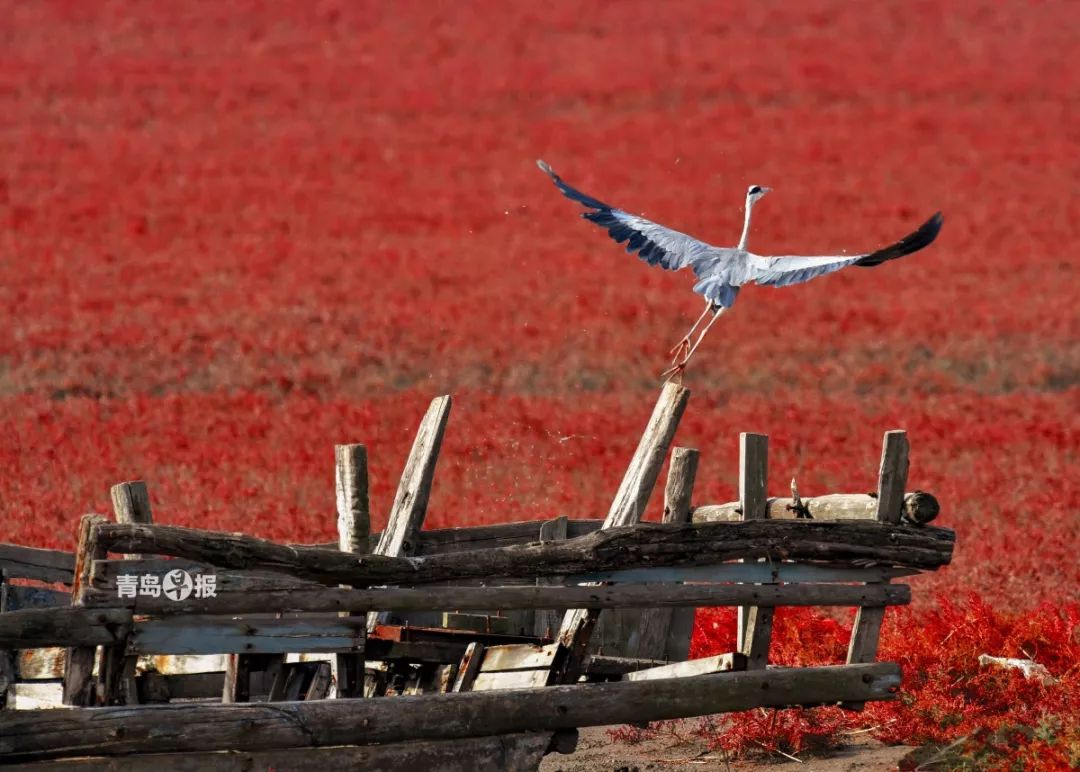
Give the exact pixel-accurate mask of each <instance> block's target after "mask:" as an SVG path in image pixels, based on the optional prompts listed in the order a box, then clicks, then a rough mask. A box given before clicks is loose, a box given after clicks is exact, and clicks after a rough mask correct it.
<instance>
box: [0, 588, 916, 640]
mask: <svg viewBox="0 0 1080 772" xmlns="http://www.w3.org/2000/svg"><path fill="white" fill-rule="evenodd" d="M766 578H769V577H766ZM910 597H911V596H910V590H909V589H908V588H907V586H906V585H879V586H876V587H875V586H872V585H871V586H852V585H846V584H833V583H820V584H810V583H807V584H783V585H778V584H765V585H751V584H680V583H655V584H654V583H626V584H615V585H603V586H569V587H561V586H547V585H541V586H528V585H514V586H510V587H500V586H493V587H433V588H431V589H427V590H425V589H419V588H416V589H412V588H388V589H371V590H343V589H340V588H327V589H325V590H323V591H321V592H309V591H304V592H295V593H291V592H286V593H261V594H252V595H250V596H247V597H245V596H226V597H221V598H206V599H203V600H189V601H182V602H179V603H177V604H175V605H172V604H171V602H170V601H168V600H162V599H161V598H147V599H146V600H145V601H142V602H140V603H139V604H137V605H136V606H135V607H134V612H135V613H137V614H165V612H169V613H168V615H167V616H166V617H165V618H166V619H168V620H175V619H180V620H182V619H185V618H188V617H190V616H191V615H192V614H205V615H211V614H221V615H224V614H260V613H265V612H276V613H280V612H285V611H301V612H305V613H315V612H319V613H322V612H334V611H340V610H342V609H348V608H357V609H363V608H372V609H377V608H386V607H393V608H397V609H406V610H416V611H420V610H427V609H438V608H446V606H448V605H454V606H457V607H458V608H459V609H474V608H475V609H481V608H492V607H495V608H506V609H521V608H525V609H531V608H560V607H563V606H569V605H570V604H573V605H574V606H575V607H581V608H593V609H602V608H644V607H668V608H671V607H678V606H686V607H698V606H731V605H740V604H742V603H753V604H754V605H760V606H778V605H779V606H784V605H790V606H860V605H874V604H884V605H897V604H904V603H907V602H909V598H910ZM106 601H111V602H113V603H114V607H115V601H114V600H113V599H112V598H111V596H108V595H105V596H104V597H103V598H101V602H102V603H105V602H106ZM32 612H33V613H39V612H43V613H46V614H48V613H49V611H48V610H41V609H34V610H32ZM13 613H19V614H25V613H31V612H13ZM66 613H69V612H68V610H67V609H64V610H55V611H53V612H52V615H53V616H55V617H56V618H62V617H63V615H64V614H66ZM129 615H130V612H129ZM80 618H81V617H80ZM87 618H89V617H87ZM320 618H321V617H320ZM328 619H332V618H330V617H328ZM283 621H284V620H283ZM309 621H312V622H315V621H317V620H312V619H309ZM148 624H155V623H154V622H145V623H143V625H144V626H145V625H148ZM5 625H6V623H5V622H4V620H3V618H2V617H0V646H3V645H7V642H9V641H14V640H17V627H15V626H10V625H9V626H5ZM5 631H6V632H5ZM487 632H491V633H494V634H499V632H500V631H498V630H495V629H493V630H491V631H487ZM40 640H41V641H46V640H49V641H56V640H63V638H62V636H57V637H53V638H41V639H40ZM40 645H53V644H46V643H41V644H40Z"/></svg>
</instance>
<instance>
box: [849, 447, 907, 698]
mask: <svg viewBox="0 0 1080 772" xmlns="http://www.w3.org/2000/svg"><path fill="white" fill-rule="evenodd" d="M908 452H909V447H908V439H907V433H906V432H904V431H902V430H900V429H894V430H892V431H888V432H885V438H884V440H883V441H882V443H881V467H880V469H879V472H878V489H877V504H878V511H877V516H878V520H879V521H880V522H882V523H890V524H896V523H899V522H900V515H901V514H902V512H903V509H904V487H905V486H906V485H907V475H908ZM884 619H885V607H884V606H865V607H864V606H860V607H859V609H858V611H856V612H855V625H854V627H853V628H852V630H851V642H850V643H849V644H848V656H847V661H848V664H857V663H866V662H873V661H874V660H875V659H877V650H878V640H879V638H880V637H881V623H882V622H883V621H884ZM843 707H846V708H849V709H852V710H861V709H862V707H863V704H862V703H859V702H856V703H848V704H845V705H843Z"/></svg>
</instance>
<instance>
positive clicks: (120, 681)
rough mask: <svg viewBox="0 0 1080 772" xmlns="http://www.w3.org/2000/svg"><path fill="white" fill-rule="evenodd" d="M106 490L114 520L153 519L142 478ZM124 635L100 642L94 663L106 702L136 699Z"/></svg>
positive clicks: (144, 522) (128, 702)
mask: <svg viewBox="0 0 1080 772" xmlns="http://www.w3.org/2000/svg"><path fill="white" fill-rule="evenodd" d="M109 494H110V496H111V498H112V504H113V514H114V515H115V516H116V522H118V523H137V524H142V525H150V524H151V523H153V522H154V515H153V512H152V511H151V510H150V491H149V490H148V489H147V487H146V483H145V482H143V481H142V480H132V481H130V482H122V483H119V484H117V485H114V486H113V487H112V488H111V489H110V491H109ZM144 557H150V556H147V555H142V554H136V553H127V554H125V555H124V558H125V559H126V560H141V559H143V558H144ZM126 648H127V639H124V642H123V643H122V644H118V645H116V646H103V647H102V648H101V659H100V661H99V664H98V679H99V684H100V687H99V689H100V691H99V694H100V696H101V702H103V703H104V704H106V705H121V704H126V705H135V704H137V703H138V701H139V697H138V693H137V692H136V691H135V666H136V664H137V663H138V657H129V656H126V655H125V653H124V652H125V649H126Z"/></svg>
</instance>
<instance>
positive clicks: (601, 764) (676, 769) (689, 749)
mask: <svg viewBox="0 0 1080 772" xmlns="http://www.w3.org/2000/svg"><path fill="white" fill-rule="evenodd" d="M614 728H615V727H591V728H588V729H582V730H581V734H580V739H579V740H578V746H577V750H576V751H575V752H574V753H572V754H570V755H561V754H557V753H554V754H549V755H548V756H546V757H545V758H544V761H543V763H542V764H541V765H540V770H541V772H659V771H660V770H663V772H683V770H686V771H688V772H689V771H690V770H693V772H706V771H711V770H741V771H742V772H748V771H750V770H785V772H787V770H790V771H791V772H794V770H796V769H797V770H799V772H849V770H850V771H852V772H854V771H855V770H859V772H870V771H871V770H894V769H896V768H897V767H896V765H897V762H898V761H899V760H900V759H901V758H902V757H903V756H904V755H905V754H907V753H909V752H910V751H911V750H912V749H911V748H909V747H906V746H883V745H880V744H876V743H873V742H871V741H866V742H861V741H860V742H858V743H852V744H851V745H849V746H847V747H845V748H843V749H841V750H839V751H837V752H835V753H833V754H831V755H829V756H828V757H811V756H803V757H801V758H800V761H793V760H791V759H785V758H783V757H782V756H774V757H773V758H772V759H767V760H754V761H727V760H725V758H724V756H723V754H722V753H720V752H710V751H709V749H708V748H707V747H706V745H705V743H704V742H701V741H700V740H686V741H680V740H679V739H677V738H674V737H667V736H665V737H660V738H657V739H653V740H648V741H646V742H641V743H637V744H633V745H631V744H629V743H622V742H613V741H612V740H611V739H610V738H609V737H608V735H607V730H608V729H614ZM800 762H801V763H800Z"/></svg>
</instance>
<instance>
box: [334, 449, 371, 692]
mask: <svg viewBox="0 0 1080 772" xmlns="http://www.w3.org/2000/svg"><path fill="white" fill-rule="evenodd" d="M334 461H335V464H334V487H335V489H336V491H337V516H338V521H337V522H338V548H339V549H340V550H341V551H342V552H353V553H363V552H367V549H368V537H369V535H370V531H371V514H370V508H369V505H368V460H367V448H365V447H364V446H363V445H335V446H334ZM333 676H334V682H335V683H336V685H337V688H336V693H337V696H338V697H363V696H364V655H363V654H335V655H334V673H333Z"/></svg>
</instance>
